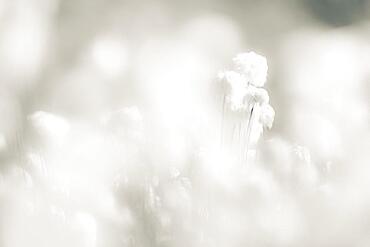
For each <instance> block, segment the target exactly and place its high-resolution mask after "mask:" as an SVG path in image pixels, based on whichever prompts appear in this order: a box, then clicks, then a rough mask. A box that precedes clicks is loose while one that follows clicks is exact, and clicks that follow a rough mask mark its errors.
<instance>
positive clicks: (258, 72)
mask: <svg viewBox="0 0 370 247" xmlns="http://www.w3.org/2000/svg"><path fill="white" fill-rule="evenodd" d="M233 62H234V66H235V68H236V70H237V71H239V72H240V73H242V74H243V75H244V76H245V77H246V79H247V81H248V83H250V84H252V85H253V86H256V87H263V85H264V84H265V82H266V79H267V70H268V66H267V60H266V58H265V57H263V56H261V55H259V54H257V53H255V52H247V53H241V54H239V55H237V56H236V57H235V58H234V59H233Z"/></svg>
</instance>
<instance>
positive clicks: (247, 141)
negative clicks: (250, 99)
mask: <svg viewBox="0 0 370 247" xmlns="http://www.w3.org/2000/svg"><path fill="white" fill-rule="evenodd" d="M254 107H255V105H253V106H252V109H251V113H250V114H249V119H248V126H247V138H246V147H245V163H246V164H247V163H248V150H249V142H250V140H249V139H250V136H251V131H252V124H253V120H254V118H253V116H254V114H253V110H254Z"/></svg>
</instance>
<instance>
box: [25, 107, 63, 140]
mask: <svg viewBox="0 0 370 247" xmlns="http://www.w3.org/2000/svg"><path fill="white" fill-rule="evenodd" d="M28 119H29V120H30V121H31V123H32V125H33V126H34V127H35V128H36V131H38V132H39V133H40V134H41V135H43V136H44V137H46V138H47V139H48V140H50V141H52V142H57V143H59V142H60V141H62V140H63V138H64V137H65V136H66V135H67V133H68V131H69V129H70V124H69V122H68V121H67V120H66V119H65V118H63V117H61V116H58V115H55V114H52V113H49V112H44V111H37V112H35V113H33V114H32V115H30V116H29V117H28Z"/></svg>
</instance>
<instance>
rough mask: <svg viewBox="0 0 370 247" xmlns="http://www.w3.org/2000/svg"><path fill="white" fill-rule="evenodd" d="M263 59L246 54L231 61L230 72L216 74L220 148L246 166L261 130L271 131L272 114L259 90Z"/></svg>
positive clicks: (264, 73) (262, 80)
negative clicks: (219, 96) (219, 84)
mask: <svg viewBox="0 0 370 247" xmlns="http://www.w3.org/2000/svg"><path fill="white" fill-rule="evenodd" d="M267 70H268V66H267V61H266V58H265V57H263V56H261V55H259V54H257V53H255V52H247V53H241V54H239V55H237V56H236V57H235V58H234V59H233V66H232V68H231V69H230V70H226V71H223V72H221V73H220V74H219V78H220V80H221V82H222V87H223V95H222V120H221V121H222V123H221V146H222V148H223V149H226V150H227V149H230V150H232V152H234V153H235V152H236V154H237V156H238V157H239V158H238V159H239V161H240V162H241V163H247V160H248V157H249V156H251V155H252V154H253V152H252V151H251V148H252V147H253V146H254V145H255V144H256V143H257V141H258V139H259V137H260V136H261V134H262V133H263V130H264V129H266V128H267V129H270V128H271V127H272V124H273V121H274V116H275V111H274V109H273V108H272V106H271V105H270V104H269V94H268V92H267V91H266V89H264V88H263V86H264V85H265V83H266V79H267Z"/></svg>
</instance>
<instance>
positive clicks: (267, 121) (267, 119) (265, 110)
mask: <svg viewBox="0 0 370 247" xmlns="http://www.w3.org/2000/svg"><path fill="white" fill-rule="evenodd" d="M274 118H275V110H274V108H272V106H271V105H269V104H263V105H262V106H261V113H260V122H261V123H262V125H263V126H264V127H267V128H269V129H271V127H272V124H273V122H274Z"/></svg>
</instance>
